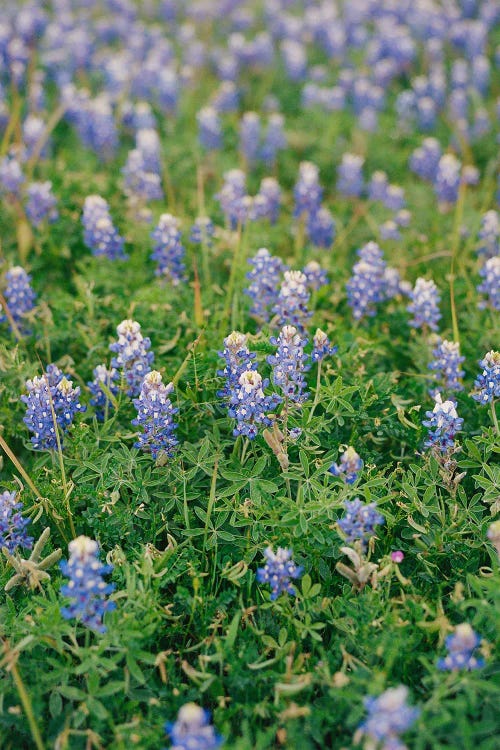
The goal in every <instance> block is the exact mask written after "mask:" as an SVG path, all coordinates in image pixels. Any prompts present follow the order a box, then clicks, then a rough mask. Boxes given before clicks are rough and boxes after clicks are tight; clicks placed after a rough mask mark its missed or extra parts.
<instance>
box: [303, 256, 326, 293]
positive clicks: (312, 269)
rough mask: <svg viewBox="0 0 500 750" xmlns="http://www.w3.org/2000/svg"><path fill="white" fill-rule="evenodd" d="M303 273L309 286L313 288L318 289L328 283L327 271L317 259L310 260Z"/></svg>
mask: <svg viewBox="0 0 500 750" xmlns="http://www.w3.org/2000/svg"><path fill="white" fill-rule="evenodd" d="M302 273H303V274H304V276H305V277H306V284H307V286H308V288H309V289H311V290H314V291H318V289H321V287H323V286H327V285H328V276H327V275H326V271H325V269H324V268H321V266H320V264H319V263H318V262H317V261H316V260H310V261H309V263H307V264H306V265H305V266H304V268H303V269H302Z"/></svg>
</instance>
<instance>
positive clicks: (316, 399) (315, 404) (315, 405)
mask: <svg viewBox="0 0 500 750" xmlns="http://www.w3.org/2000/svg"><path fill="white" fill-rule="evenodd" d="M321 364H322V362H321V360H319V361H318V372H317V374H316V393H315V394H314V401H313V405H312V408H311V411H310V412H309V418H308V420H307V424H309V422H310V421H311V419H312V418H313V414H314V410H315V409H316V407H317V405H318V403H319V389H320V385H321Z"/></svg>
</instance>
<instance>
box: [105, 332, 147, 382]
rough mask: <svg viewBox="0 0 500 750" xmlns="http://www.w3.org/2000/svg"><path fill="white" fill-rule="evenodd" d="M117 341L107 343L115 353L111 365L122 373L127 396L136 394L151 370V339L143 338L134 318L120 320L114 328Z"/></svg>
mask: <svg viewBox="0 0 500 750" xmlns="http://www.w3.org/2000/svg"><path fill="white" fill-rule="evenodd" d="M116 332H117V334H118V341H115V342H113V343H112V344H110V345H109V348H110V351H112V352H114V353H115V354H116V357H113V359H112V360H111V367H114V368H116V369H117V370H119V371H120V372H121V373H122V376H123V378H124V380H125V383H126V385H127V395H128V396H138V395H139V392H140V389H141V385H142V381H143V380H144V378H145V376H146V375H147V374H148V372H151V365H152V364H153V360H154V354H153V352H150V351H149V349H150V348H151V341H150V339H149V338H144V337H143V335H142V333H141V326H140V324H139V323H137V322H136V321H135V320H122V322H121V323H120V325H119V326H117V328H116Z"/></svg>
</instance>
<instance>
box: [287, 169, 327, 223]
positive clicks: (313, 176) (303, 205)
mask: <svg viewBox="0 0 500 750" xmlns="http://www.w3.org/2000/svg"><path fill="white" fill-rule="evenodd" d="M293 197H294V199H295V208H294V211H293V215H294V216H295V217H299V216H302V215H303V214H306V215H309V214H315V213H317V212H318V211H319V208H320V205H321V199H322V197H323V189H322V187H321V185H320V184H319V169H318V167H317V166H316V164H313V163H312V162H310V161H303V162H301V163H300V165H299V178H298V180H297V182H296V183H295V187H294V189H293Z"/></svg>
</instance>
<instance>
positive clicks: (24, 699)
mask: <svg viewBox="0 0 500 750" xmlns="http://www.w3.org/2000/svg"><path fill="white" fill-rule="evenodd" d="M10 671H11V674H12V677H13V680H14V682H15V684H16V688H17V692H18V693H19V698H20V699H21V703H22V704H23V709H24V713H25V714H26V718H27V719H28V724H29V725H30V730H31V736H32V737H33V740H34V742H35V745H36V747H37V750H45V746H44V744H43V740H42V735H41V734H40V730H39V728H38V724H37V723H36V719H35V714H34V713H33V706H32V705H31V698H30V697H29V694H28V692H27V690H26V688H25V687H24V683H23V681H22V679H21V675H20V674H19V670H18V668H17V664H16V663H15V662H12V664H11V667H10Z"/></svg>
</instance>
